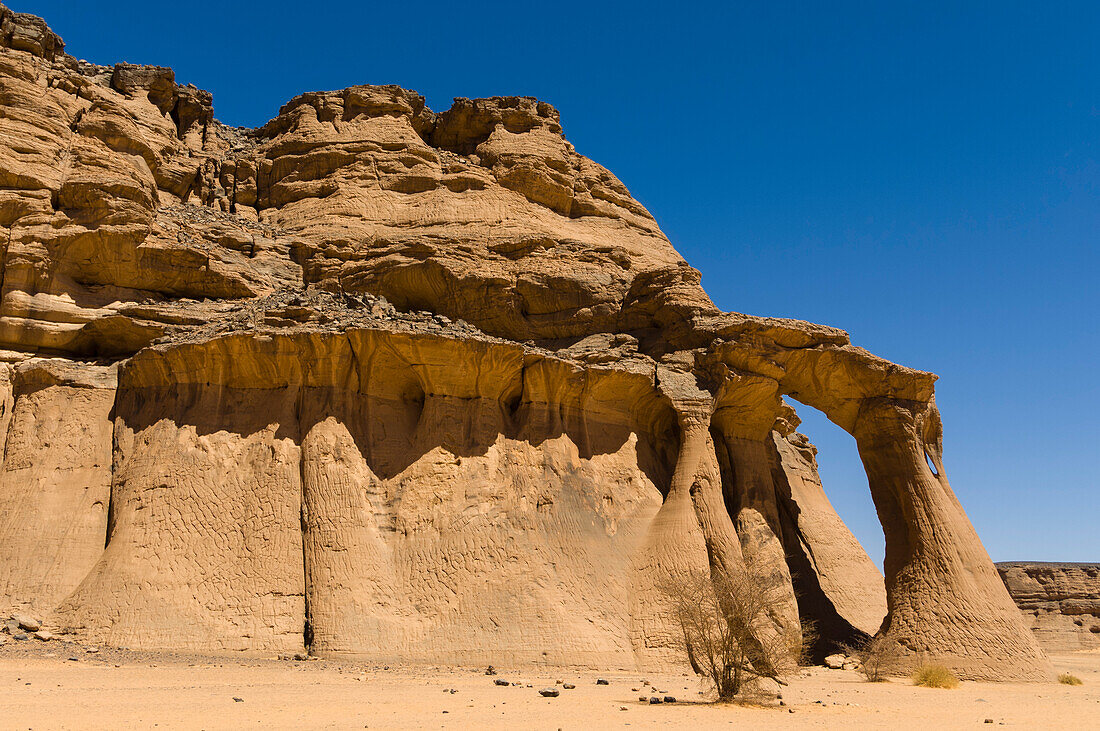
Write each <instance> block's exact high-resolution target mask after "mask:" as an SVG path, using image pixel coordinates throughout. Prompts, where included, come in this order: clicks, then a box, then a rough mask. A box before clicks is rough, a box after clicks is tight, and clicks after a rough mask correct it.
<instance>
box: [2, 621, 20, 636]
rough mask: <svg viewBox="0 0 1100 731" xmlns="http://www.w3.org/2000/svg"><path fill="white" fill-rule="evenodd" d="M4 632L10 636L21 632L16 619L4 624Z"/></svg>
mask: <svg viewBox="0 0 1100 731" xmlns="http://www.w3.org/2000/svg"><path fill="white" fill-rule="evenodd" d="M4 631H5V632H7V633H8V634H9V635H14V634H15V633H16V632H18V631H19V623H18V622H16V621H15V620H14V619H9V620H8V621H7V622H5V623H4Z"/></svg>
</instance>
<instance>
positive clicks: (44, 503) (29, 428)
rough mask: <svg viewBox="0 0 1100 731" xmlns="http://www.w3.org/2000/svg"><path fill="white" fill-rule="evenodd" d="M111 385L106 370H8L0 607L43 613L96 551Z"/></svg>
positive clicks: (105, 487)
mask: <svg viewBox="0 0 1100 731" xmlns="http://www.w3.org/2000/svg"><path fill="white" fill-rule="evenodd" d="M115 382H116V376H115V369H114V368H113V367H105V366H94V365H84V364H75V363H71V362H68V361H61V360H30V361H26V362H24V363H21V364H20V365H18V366H16V367H15V368H14V371H13V373H12V379H11V388H12V391H11V394H12V397H11V398H10V399H9V398H7V397H5V398H4V399H3V411H2V412H0V425H3V426H5V427H6V429H5V437H6V444H5V450H4V451H5V458H4V464H3V469H2V471H0V605H7V606H8V607H9V608H15V607H18V608H21V609H27V610H30V611H35V612H48V611H50V610H52V609H53V608H54V607H56V606H57V604H58V603H59V602H60V601H61V600H62V599H64V598H65V597H66V596H67V595H68V594H69V592H71V591H72V590H73V589H75V588H76V586H77V584H79V583H80V581H81V579H83V578H84V576H85V574H87V573H88V570H89V569H90V568H91V567H92V566H93V565H94V564H95V562H96V560H97V559H98V558H99V556H100V554H102V553H103V544H104V536H105V535H106V530H107V506H108V504H109V502H110V489H111V487H110V486H111V417H110V413H111V407H112V406H113V405H114V399H115ZM5 396H6V395H5ZM13 403H14V408H12V406H13ZM9 409H10V410H9Z"/></svg>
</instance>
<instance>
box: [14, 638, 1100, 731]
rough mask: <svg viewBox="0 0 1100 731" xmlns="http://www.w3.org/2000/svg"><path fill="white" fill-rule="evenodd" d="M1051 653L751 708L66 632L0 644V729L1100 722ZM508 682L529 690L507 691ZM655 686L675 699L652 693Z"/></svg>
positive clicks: (802, 684) (587, 677) (538, 679)
mask: <svg viewBox="0 0 1100 731" xmlns="http://www.w3.org/2000/svg"><path fill="white" fill-rule="evenodd" d="M1052 659H1053V661H1054V665H1055V668H1056V669H1057V670H1058V671H1070V672H1072V673H1074V674H1075V675H1077V676H1078V677H1080V678H1081V679H1082V680H1083V681H1084V685H1082V686H1080V687H1070V686H1064V685H1058V684H1054V683H1051V684H1030V685H1029V684H993V683H963V684H962V685H961V686H960V687H959V688H958V689H956V690H933V689H928V688H916V687H913V686H912V685H910V684H909V682H908V681H906V680H901V679H899V680H895V681H893V682H890V683H880V684H872V683H866V682H863V681H862V679H861V678H860V677H859V676H858V675H857V674H856V673H854V672H850V671H844V670H826V669H825V668H809V669H807V670H805V671H804V672H803V674H802V675H801V676H800V677H797V678H795V679H793V680H792V682H791V685H790V686H789V687H788V688H786V689H785V690H784V692H783V698H784V703H785V704H786V705H785V706H783V707H771V708H744V707H739V706H731V705H715V704H710V703H706V702H705V699H704V696H703V695H702V694H701V693H700V688H701V686H700V685H699V683H698V681H697V680H696V679H695V678H694V677H688V676H683V675H650V676H648V677H645V678H643V677H642V676H641V675H639V674H637V673H622V672H610V673H596V672H594V671H577V670H565V669H558V670H548V669H538V670H532V669H526V670H510V669H508V668H501V669H500V674H499V675H497V676H495V677H489V676H486V675H485V674H484V672H483V670H482V669H476V670H475V669H470V668H463V669H455V668H433V667H421V666H407V667H396V666H395V667H383V666H378V665H371V664H362V663H354V662H349V661H331V660H320V661H306V662H296V661H293V660H275V659H262V658H241V657H210V656H203V657H198V656H186V655H178V654H151V653H131V652H125V651H118V650H111V651H107V650H103V651H100V652H97V653H89V652H85V651H84V649H83V648H81V647H80V646H79V645H70V644H67V643H61V642H49V643H43V642H38V641H28V642H19V643H16V642H13V641H8V642H7V643H6V644H5V645H3V646H0V727H2V728H4V729H53V728H72V729H98V728H104V729H108V728H110V729H115V728H127V727H138V728H154V727H156V728H186V729H223V728H225V729H228V728H232V729H238V728H264V729H270V728H303V727H305V728H373V729H380V728H394V729H396V728H400V729H407V728H479V729H482V728H489V729H494V728H500V729H504V728H507V729H517V728H524V729H526V728H532V729H559V728H560V729H593V728H625V727H631V728H652V727H656V726H661V727H667V728H691V729H703V728H721V727H746V726H747V727H749V728H754V729H770V728H785V729H787V728H790V729H798V728H819V729H820V728H844V729H878V728H882V729H900V728H922V729H928V728H933V729H953V728H986V727H987V726H988V724H986V719H992V725H993V726H1000V725H1004V726H1013V727H1016V728H1028V729H1037V728H1044V729H1053V728H1062V729H1089V728H1093V729H1100V653H1097V652H1091V653H1077V654H1073V655H1060V656H1055V657H1054V658H1052ZM496 678H503V679H507V680H509V681H512V682H516V683H520V685H518V686H509V687H500V686H497V685H494V683H493V681H494V680H495V679H496ZM597 678H606V679H607V680H608V681H609V684H608V685H597V684H596V679H597ZM559 680H560V681H564V682H565V683H575V684H576V688H575V689H573V690H565V689H562V687H561V686H556V687H558V688H559V690H560V691H561V695H560V696H559V697H558V698H543V697H541V696H540V695H539V694H538V690H539V689H540V688H544V687H547V686H555V683H556V681H559ZM643 681H649V683H650V684H651V685H650V686H649V687H648V688H647V686H645V685H644V684H643ZM452 691H454V692H452ZM643 692H645V693H646V695H652V694H654V693H655V692H657V693H658V694H659V695H662V696H663V695H673V696H676V698H677V703H676V704H674V705H666V704H661V705H649V704H648V703H647V704H643V703H641V702H639V696H640V695H641V694H642V693H643ZM792 711H793V713H792Z"/></svg>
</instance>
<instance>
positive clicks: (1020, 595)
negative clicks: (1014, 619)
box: [997, 561, 1100, 652]
mask: <svg viewBox="0 0 1100 731" xmlns="http://www.w3.org/2000/svg"><path fill="white" fill-rule="evenodd" d="M997 571H999V572H1000V573H1001V578H1002V579H1003V580H1004V582H1005V586H1007V587H1008V593H1009V594H1011V595H1012V598H1013V599H1014V600H1015V601H1016V605H1017V606H1018V607H1019V608H1020V612H1021V613H1022V614H1023V616H1024V621H1025V622H1026V623H1027V624H1028V626H1030V627H1031V631H1032V632H1034V633H1035V636H1036V637H1037V638H1039V644H1040V645H1041V646H1042V647H1043V649H1045V650H1047V651H1048V652H1068V651H1077V650H1095V649H1097V648H1100V564H1094V563H1091V564H1090V563H1042V562H1030V561H1008V562H1005V563H999V564H997Z"/></svg>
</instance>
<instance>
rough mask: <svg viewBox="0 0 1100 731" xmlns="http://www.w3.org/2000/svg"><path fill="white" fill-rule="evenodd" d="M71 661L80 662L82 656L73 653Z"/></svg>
mask: <svg viewBox="0 0 1100 731" xmlns="http://www.w3.org/2000/svg"><path fill="white" fill-rule="evenodd" d="M69 662H80V658H79V657H77V656H76V655H73V656H72V657H70V658H69Z"/></svg>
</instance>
